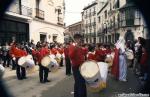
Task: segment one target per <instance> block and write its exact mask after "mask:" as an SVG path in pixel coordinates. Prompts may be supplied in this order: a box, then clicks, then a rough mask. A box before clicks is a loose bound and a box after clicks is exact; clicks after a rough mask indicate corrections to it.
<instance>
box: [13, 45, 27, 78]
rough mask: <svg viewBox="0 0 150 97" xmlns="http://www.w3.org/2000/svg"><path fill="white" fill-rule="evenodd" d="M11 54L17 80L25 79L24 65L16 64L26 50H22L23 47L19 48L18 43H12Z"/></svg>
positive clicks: (25, 53)
mask: <svg viewBox="0 0 150 97" xmlns="http://www.w3.org/2000/svg"><path fill="white" fill-rule="evenodd" d="M11 55H12V56H13V58H15V59H13V60H15V63H16V74H17V78H18V80H22V79H26V70H25V68H24V67H21V66H20V65H18V60H19V58H21V57H23V56H26V55H27V52H26V51H25V50H23V48H22V49H21V45H20V44H16V45H15V44H13V45H12V48H11Z"/></svg>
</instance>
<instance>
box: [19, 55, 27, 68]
mask: <svg viewBox="0 0 150 97" xmlns="http://www.w3.org/2000/svg"><path fill="white" fill-rule="evenodd" d="M25 62H26V58H25V57H21V58H19V60H18V65H20V66H23V65H24V64H25Z"/></svg>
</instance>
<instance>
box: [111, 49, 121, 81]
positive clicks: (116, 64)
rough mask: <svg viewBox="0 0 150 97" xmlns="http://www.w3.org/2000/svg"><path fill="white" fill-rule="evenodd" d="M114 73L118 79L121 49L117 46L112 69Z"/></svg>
mask: <svg viewBox="0 0 150 97" xmlns="http://www.w3.org/2000/svg"><path fill="white" fill-rule="evenodd" d="M111 73H112V75H114V77H115V78H117V79H118V77H119V49H117V48H115V55H114V60H113V64H112V69H111Z"/></svg>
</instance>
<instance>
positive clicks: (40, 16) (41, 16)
mask: <svg viewBox="0 0 150 97" xmlns="http://www.w3.org/2000/svg"><path fill="white" fill-rule="evenodd" d="M35 12H36V15H35V17H36V18H38V19H42V20H44V11H43V10H40V9H38V8H35Z"/></svg>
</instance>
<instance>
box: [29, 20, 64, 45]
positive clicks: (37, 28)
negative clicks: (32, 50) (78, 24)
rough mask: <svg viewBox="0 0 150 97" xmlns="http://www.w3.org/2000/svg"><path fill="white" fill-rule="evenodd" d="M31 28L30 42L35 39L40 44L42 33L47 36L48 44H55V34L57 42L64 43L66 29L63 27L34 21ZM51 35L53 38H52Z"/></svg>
mask: <svg viewBox="0 0 150 97" xmlns="http://www.w3.org/2000/svg"><path fill="white" fill-rule="evenodd" d="M30 28H31V29H30V40H31V39H33V40H34V41H35V42H38V41H39V40H40V33H45V34H46V35H47V41H48V42H53V39H52V36H53V34H55V35H57V42H60V43H63V42H64V35H63V32H64V28H62V27H57V26H53V25H49V24H44V23H41V22H38V21H32V22H31V23H30ZM49 35H50V36H51V37H50V38H49Z"/></svg>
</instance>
